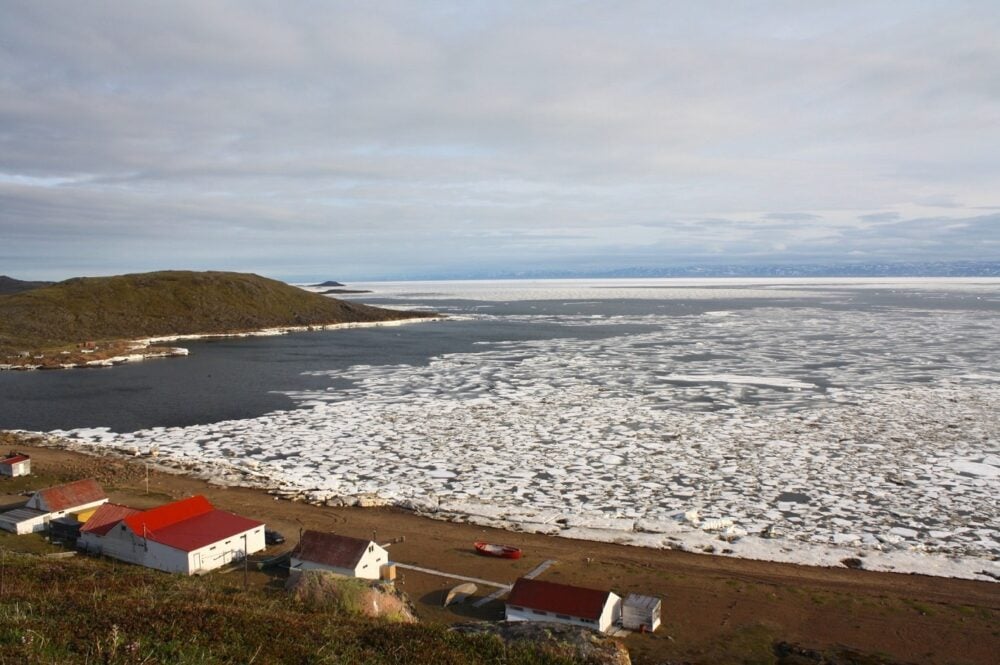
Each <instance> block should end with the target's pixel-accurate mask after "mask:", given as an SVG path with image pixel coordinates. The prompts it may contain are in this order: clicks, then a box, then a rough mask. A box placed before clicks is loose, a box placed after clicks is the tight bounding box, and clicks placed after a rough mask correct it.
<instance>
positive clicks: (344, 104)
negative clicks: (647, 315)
mask: <svg viewBox="0 0 1000 665" xmlns="http://www.w3.org/2000/svg"><path fill="white" fill-rule="evenodd" d="M998 34H1000V4H998V3H997V2H995V1H994V0H987V1H983V2H956V1H951V2H920V1H917V0H900V1H899V2H873V1H871V0H866V1H862V2H849V1H843V2H832V3H818V2H817V3H813V2H797V1H791V0H789V1H788V2H767V3H732V2H720V3H713V2H698V3H696V2H676V3H672V2H665V1H663V0H657V1H653V2H604V3H589V2H539V1H538V0H534V1H531V2H524V3H518V2H482V3H478V2H454V3H432V2H412V1H409V0H407V1H403V2H398V3H395V2H370V1H362V2H336V3H335V2H315V3H314V2H292V3H289V2H280V3H279V2H273V3H264V2H246V1H234V2H214V1H211V2H210V1H206V0H198V1H197V2H180V1H177V0H173V1H171V2H160V3H145V2H143V3H135V2H124V1H123V2H104V3H101V2H86V3H82V2H76V1H68V2H37V1H26V2H12V1H8V0H0V241H2V243H0V273H6V274H10V275H13V276H16V277H20V278H24V279H35V278H42V279H44V278H50V279H61V278H64V277H69V276H73V275H79V274H112V273H119V272H127V271H140V270H153V269H163V268H193V269H209V268H213V269H231V270H250V271H255V272H259V273H261V274H266V275H269V276H274V277H281V278H287V279H305V278H313V277H324V278H326V277H330V278H337V279H372V278H380V277H406V276H424V275H436V274H479V273H483V272H490V271H496V270H508V269H509V270H544V269H581V268H582V269H614V268H618V267H627V266H637V265H642V266H674V265H690V264H694V263H711V262H726V263H738V262H765V263H779V262H786V261H814V262H846V261H869V260H871V261H896V260H907V261H910V260H954V259H974V260H984V259H985V260H1000V208H998V206H1000V158H998V155H1000V39H998V38H997V35H998Z"/></svg>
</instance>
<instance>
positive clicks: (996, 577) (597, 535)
mask: <svg viewBox="0 0 1000 665" xmlns="http://www.w3.org/2000/svg"><path fill="white" fill-rule="evenodd" d="M14 432H16V433H18V434H25V435H29V436H35V437H40V438H41V441H42V442H43V443H42V445H43V446H45V447H50V448H54V449H58V450H65V451H69V452H77V453H83V454H88V455H93V456H97V457H105V456H111V457H116V458H118V459H122V460H126V461H135V460H142V461H143V462H144V463H147V464H150V465H151V468H155V469H157V470H159V471H161V472H163V473H168V474H176V475H185V476H189V477H191V478H195V479H199V480H204V481H205V482H208V483H209V484H211V485H216V486H219V487H233V488H242V489H250V490H255V491H263V492H266V493H267V494H269V495H271V496H274V497H275V498H276V499H283V500H290V501H300V502H303V503H307V504H309V505H312V506H316V507H327V508H352V507H359V508H379V507H389V508H394V509H399V510H403V511H407V512H409V513H412V514H413V515H415V516H419V517H425V518H428V519H433V520H435V521H439V522H449V523H454V524H467V525H470V526H478V527H488V528H494V529H499V530H502V531H505V532H508V533H524V534H537V535H542V536H549V537H557V538H567V539H573V540H580V541H586V542H592V543H605V544H614V545H623V546H628V547H636V548H642V549H646V550H650V551H678V552H688V553H692V554H696V555H705V554H711V555H715V556H721V557H725V558H728V559H736V560H744V561H760V562H769V563H777V564H787V565H794V566H810V567H820V568H828V569H836V568H857V569H864V570H867V571H874V572H880V573H898V574H910V575H913V574H916V575H927V576H932V577H938V578H944V579H965V580H973V581H977V582H987V583H993V584H996V583H998V582H1000V561H997V560H995V559H993V560H991V559H988V558H985V557H974V556H957V555H946V554H939V553H928V552H926V551H922V550H921V549H919V548H897V547H896V546H897V545H899V543H898V542H893V541H892V540H886V541H885V542H883V543H880V544H879V545H877V546H876V547H872V546H853V547H852V546H845V547H839V546H836V545H829V544H821V543H815V542H809V541H804V540H799V539H795V538H782V537H780V536H775V537H763V536H761V535H752V534H747V533H746V532H745V531H743V530H742V529H739V528H738V527H737V526H735V525H733V523H732V521H731V520H725V519H719V520H705V521H702V520H701V519H700V517H699V516H698V514H697V511H689V512H687V513H684V514H678V515H677V516H676V517H675V518H674V519H668V520H663V519H656V520H654V519H644V518H637V519H625V518H604V517H600V516H595V515H564V514H562V513H557V512H555V511H551V510H545V509H534V508H531V507H523V506H522V507H514V506H501V505H494V504H489V503H484V502H478V501H475V500H445V501H442V500H440V499H438V500H436V501H434V500H430V499H428V500H418V499H413V498H401V499H400V498H396V499H394V498H389V497H385V496H381V495H379V493H378V492H377V491H376V492H360V493H355V494H332V493H330V492H329V491H319V490H310V489H308V488H305V487H302V486H297V485H295V483H294V481H291V482H289V481H287V479H286V480H284V481H283V479H281V478H280V476H276V475H275V474H274V473H272V472H269V471H268V470H267V469H266V466H264V465H261V464H260V463H258V462H256V461H254V460H249V459H244V460H240V461H234V462H229V461H226V460H225V459H218V458H217V459H204V458H201V459H198V460H197V461H191V460H188V459H184V458H183V457H180V456H174V455H171V454H170V453H169V452H164V451H161V450H160V449H159V447H158V446H155V445H154V446H152V447H150V448H148V449H147V450H145V451H144V450H140V449H139V447H138V446H131V447H128V448H125V447H122V446H116V445H114V444H110V445H109V444H106V443H94V442H91V441H81V440H77V439H72V438H67V437H62V436H60V435H58V434H53V433H50V432H28V431H24V430H14Z"/></svg>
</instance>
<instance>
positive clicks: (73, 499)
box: [35, 478, 108, 512]
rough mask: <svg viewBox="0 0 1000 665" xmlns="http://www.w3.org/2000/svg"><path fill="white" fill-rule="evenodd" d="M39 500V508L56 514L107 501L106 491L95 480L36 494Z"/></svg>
mask: <svg viewBox="0 0 1000 665" xmlns="http://www.w3.org/2000/svg"><path fill="white" fill-rule="evenodd" d="M35 496H37V497H38V499H39V508H41V509H42V510H48V511H49V512H55V511H57V510H68V509H70V508H75V507H77V506H82V505H84V504H87V503H93V502H95V501H101V500H106V499H107V498H108V497H107V495H105V494H104V490H103V489H102V488H101V486H100V485H99V484H98V483H97V481H96V480H94V479H93V478H87V479H86V480H78V481H76V482H74V483H66V484H65V485H59V486H57V487H50V488H48V489H44V490H38V491H37V492H35Z"/></svg>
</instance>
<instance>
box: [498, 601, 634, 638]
mask: <svg viewBox="0 0 1000 665" xmlns="http://www.w3.org/2000/svg"><path fill="white" fill-rule="evenodd" d="M516 607H517V606H513V605H509V604H508V605H506V606H505V609H504V617H505V618H506V619H507V621H551V622H553V623H565V624H569V625H571V626H583V627H585V628H590V629H592V630H599V631H601V632H602V633H605V632H607V631H608V629H609V628H611V627H612V626H613V625H615V623H617V621H618V619H619V617H621V607H622V599H621V598H620V597H619V596H618V595H617V594H614V593H612V594H609V596H608V602H607V603H605V605H604V610H603V611H602V612H601V616H600V618H599V619H598V620H597V621H596V622H595V621H589V620H587V619H581V618H580V617H572V616H569V617H568V615H558V614H556V613H555V612H544V613H539V612H536V611H534V610H532V609H531V608H528V607H524V608H520V609H516ZM567 617H568V618H567Z"/></svg>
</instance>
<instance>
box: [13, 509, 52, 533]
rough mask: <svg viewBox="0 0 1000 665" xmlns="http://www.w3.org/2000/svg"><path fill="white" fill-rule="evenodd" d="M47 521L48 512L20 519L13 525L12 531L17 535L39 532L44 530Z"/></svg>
mask: <svg viewBox="0 0 1000 665" xmlns="http://www.w3.org/2000/svg"><path fill="white" fill-rule="evenodd" d="M48 521H49V515H48V513H46V514H45V515H39V516H38V517H34V518H31V519H27V520H22V521H20V522H18V523H17V524H16V525H15V526H14V529H15V531H14V532H15V533H16V534H17V535H19V536H23V535H24V534H26V533H39V532H41V531H45V523H46V522H48Z"/></svg>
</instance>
